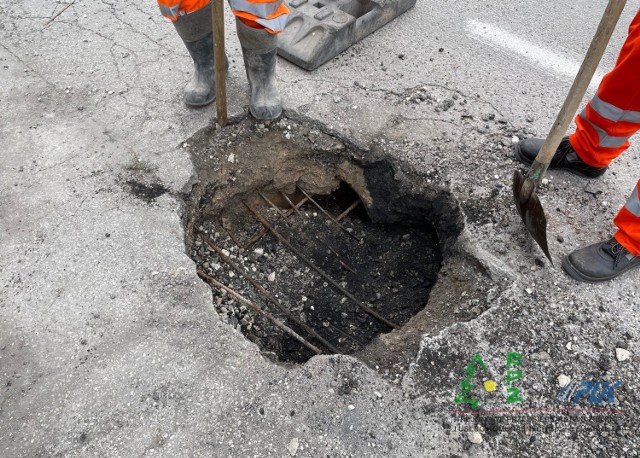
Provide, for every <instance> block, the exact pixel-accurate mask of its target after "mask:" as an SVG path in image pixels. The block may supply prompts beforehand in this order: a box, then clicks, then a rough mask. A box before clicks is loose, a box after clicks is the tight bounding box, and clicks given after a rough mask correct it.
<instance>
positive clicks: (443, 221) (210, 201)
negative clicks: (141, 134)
mask: <svg viewBox="0 0 640 458" xmlns="http://www.w3.org/2000/svg"><path fill="white" fill-rule="evenodd" d="M186 144H188V145H189V146H188V147H189V148H190V150H191V155H192V159H193V162H194V165H195V167H196V171H197V182H196V183H195V184H194V186H193V188H192V190H191V192H190V193H189V194H188V195H185V203H186V206H187V208H186V210H187V211H186V212H185V218H184V222H185V227H186V244H187V248H188V253H189V254H190V255H191V257H192V258H193V259H194V261H195V262H196V264H197V269H198V272H199V275H200V276H201V278H203V279H204V280H205V281H207V282H208V283H209V284H210V285H212V292H213V300H214V306H215V309H216V311H217V312H218V314H219V316H220V317H221V319H222V320H224V321H226V322H228V323H229V324H230V325H231V326H234V327H236V328H238V329H241V330H242V332H243V333H244V334H245V336H246V337H247V338H248V339H250V340H251V341H253V342H255V343H256V344H257V345H258V346H259V347H260V348H261V349H262V351H263V353H264V354H265V355H266V356H267V357H269V358H271V359H273V360H274V361H278V362H281V363H301V362H304V361H306V360H307V359H308V358H309V357H311V356H313V355H314V354H316V353H318V352H319V353H323V354H331V353H345V354H351V355H354V356H356V357H358V358H360V359H361V360H363V361H365V362H366V363H367V364H369V365H370V366H371V367H378V366H379V369H380V370H381V371H382V370H383V366H384V367H387V368H391V367H393V368H392V369H388V370H386V372H387V373H389V374H391V373H392V372H394V373H396V374H398V373H400V372H402V370H404V369H403V368H406V367H407V365H408V362H409V361H410V360H411V358H413V356H414V355H415V352H416V351H417V349H418V346H419V341H420V336H422V335H423V334H424V333H425V332H429V330H430V328H429V324H428V323H429V322H434V323H437V326H443V325H445V324H446V323H450V322H451V320H452V319H454V317H453V316H452V314H451V312H450V307H451V305H450V303H449V302H446V303H441V302H440V299H438V303H435V304H432V306H431V307H428V306H427V305H428V304H429V296H430V292H431V288H433V287H436V288H437V290H438V292H437V293H435V294H436V296H438V297H439V298H441V297H442V296H443V294H446V293H447V291H448V290H447V287H446V286H445V287H443V286H441V281H440V280H441V278H440V275H439V273H438V272H439V270H440V269H441V267H443V266H448V265H450V264H451V262H452V260H453V264H454V265H455V266H456V267H455V268H456V269H457V271H458V272H459V275H456V276H455V277H449V278H448V279H447V281H451V280H455V281H458V280H457V279H458V278H460V275H462V274H464V277H465V278H470V279H474V278H478V277H477V275H476V274H475V269H474V268H471V269H470V270H469V269H466V268H463V269H460V268H459V265H461V264H462V263H464V262H465V261H464V260H463V259H462V258H460V257H459V256H458V254H457V253H456V251H455V249H453V250H452V247H454V246H455V245H456V241H457V238H458V235H459V234H460V233H461V231H462V229H463V227H464V216H463V215H462V212H461V210H460V208H459V205H458V202H457V201H456V200H455V199H454V198H453V196H452V195H451V193H450V192H449V191H448V190H447V188H446V186H444V185H442V184H439V183H437V177H429V176H424V175H419V174H417V173H415V171H413V170H411V169H410V168H407V167H405V166H404V165H403V163H402V162H401V161H397V160H395V159H393V158H391V157H389V154H388V153H387V152H382V151H381V152H378V151H375V150H371V149H369V148H368V147H362V146H359V145H354V144H352V143H350V142H349V140H347V139H345V138H340V137H337V136H335V135H334V134H331V133H328V132H327V131H326V129H324V128H323V127H322V126H319V125H317V124H315V123H310V122H307V121H304V120H299V119H297V120H292V119H287V118H283V119H282V120H280V121H279V122H278V123H274V124H270V125H264V124H256V123H255V122H252V121H251V120H246V119H245V120H242V121H240V122H238V123H236V124H234V125H230V126H227V127H225V129H223V130H220V131H216V130H214V129H205V130H203V131H201V132H199V133H198V134H196V135H195V136H194V137H192V138H191V139H189V140H188V141H187V142H186ZM305 193H306V194H308V196H305ZM309 197H311V198H313V199H314V200H316V201H317V203H318V204H319V205H320V206H321V207H322V208H324V209H325V210H326V211H327V212H329V213H330V214H331V215H332V217H333V218H340V219H341V224H342V225H343V226H344V229H346V230H343V229H341V228H339V227H338V226H337V225H336V224H335V223H334V222H331V221H330V219H329V218H328V217H327V216H326V215H325V214H324V213H323V212H322V211H321V210H320V209H318V207H317V206H316V205H315V204H314V203H313V202H312V201H311V200H309ZM304 200H306V202H305V201H304ZM268 201H269V202H268ZM357 201H359V203H358V205H357V206H355V208H351V210H350V211H349V212H348V214H345V211H346V210H347V209H349V208H350V207H352V204H354V203H355V202H357ZM245 204H246V205H245ZM296 204H300V208H299V210H298V211H297V212H294V211H293V210H292V209H291V206H292V205H296ZM247 205H248V207H247ZM249 209H252V210H254V211H255V212H256V213H257V214H258V215H260V218H263V219H264V221H265V222H267V224H268V225H270V226H272V227H273V228H274V229H275V230H276V231H277V232H278V234H281V235H282V236H284V237H285V238H286V240H289V241H290V243H291V245H293V246H294V247H295V248H296V249H297V250H298V251H299V253H298V254H294V253H292V251H291V249H289V248H287V247H286V244H285V243H283V242H282V241H281V240H279V239H278V238H277V237H276V236H275V235H274V234H272V233H271V232H269V231H268V230H265V228H264V225H263V224H262V223H261V222H260V221H258V218H257V217H256V216H255V215H254V214H252V212H251V210H249ZM285 213H287V214H290V215H289V216H288V217H286V221H287V222H286V223H285V217H284V216H283V214H285ZM261 232H265V234H264V235H263V236H261V237H260V238H259V239H258V237H256V235H257V234H260V233H261ZM300 253H302V255H303V257H304V258H305V259H307V261H305V260H304V259H301V256H300ZM336 253H337V254H336ZM310 264H313V266H312V265H310ZM316 267H317V268H318V269H319V270H320V271H322V272H323V273H319V272H318V271H317V270H318V269H316ZM443 268H444V267H443ZM467 270H469V275H468V276H467V273H466V272H467ZM447 274H448V272H447ZM246 276H250V277H251V280H248V279H247V278H245V277H246ZM464 281H465V282H466V281H467V280H464ZM465 288H466V286H465ZM260 289H263V291H262V292H260ZM265 291H266V293H265ZM434 291H436V290H435V289H434ZM432 293H433V292H432ZM246 301H249V302H250V304H248V303H247V302H246ZM254 305H255V306H257V307H259V308H261V309H263V310H265V311H267V312H268V313H269V314H271V315H272V317H273V318H274V319H275V320H276V321H277V323H276V322H274V320H270V319H267V318H265V317H264V316H263V314H262V313H261V312H259V311H256V310H254V309H253V308H252V307H253V306H254ZM427 310H428V311H427ZM285 328H286V329H285ZM435 328H436V327H434V328H433V329H434V330H435ZM301 341H304V342H302V343H301Z"/></svg>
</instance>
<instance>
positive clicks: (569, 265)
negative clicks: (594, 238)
mask: <svg viewBox="0 0 640 458" xmlns="http://www.w3.org/2000/svg"><path fill="white" fill-rule="evenodd" d="M562 267H564V270H566V271H567V273H568V274H569V275H570V276H571V277H572V278H575V279H576V280H578V281H585V282H589V283H595V282H599V281H606V280H611V279H612V278H615V277H617V276H618V275H620V274H623V273H625V272H626V271H628V270H631V269H634V268H636V267H640V256H634V255H632V254H631V253H629V251H627V249H626V248H625V247H623V246H622V245H620V244H619V243H618V241H617V240H616V239H614V238H611V239H610V240H607V241H606V242H600V243H596V244H594V245H589V246H588V247H586V248H581V249H579V250H576V251H574V252H573V253H571V254H569V256H566V257H565V258H564V259H563V260H562Z"/></svg>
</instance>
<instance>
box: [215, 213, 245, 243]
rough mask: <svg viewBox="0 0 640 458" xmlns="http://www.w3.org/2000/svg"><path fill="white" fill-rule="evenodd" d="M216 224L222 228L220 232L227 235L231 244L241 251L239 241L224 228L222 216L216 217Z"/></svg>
mask: <svg viewBox="0 0 640 458" xmlns="http://www.w3.org/2000/svg"><path fill="white" fill-rule="evenodd" d="M218 224H220V227H221V228H222V230H223V231H225V232H226V233H227V235H228V236H229V238H230V239H231V240H232V241H233V243H235V244H236V246H237V247H238V248H240V249H241V250H242V249H243V246H242V244H241V243H240V241H239V240H238V239H237V238H235V237H234V235H233V234H232V233H231V231H230V230H229V229H227V228H226V227H225V226H224V222H223V221H222V215H218Z"/></svg>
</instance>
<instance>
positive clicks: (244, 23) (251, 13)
mask: <svg viewBox="0 0 640 458" xmlns="http://www.w3.org/2000/svg"><path fill="white" fill-rule="evenodd" d="M229 4H230V5H231V9H232V10H233V14H235V15H236V28H237V31H238V39H239V40H240V45H241V46H242V55H243V57H244V66H245V70H246V72H247V79H248V80H249V85H250V86H251V100H250V105H249V109H250V111H251V114H252V115H253V116H254V117H255V118H257V119H265V120H267V119H275V118H277V117H278V116H280V113H282V99H281V98H280V93H279V92H278V88H277V86H276V77H275V72H276V59H277V52H278V49H277V48H278V35H277V34H278V33H280V32H281V31H282V30H283V29H284V26H285V25H286V23H287V19H288V15H289V10H288V9H287V7H286V5H285V4H284V3H283V1H282V0H273V1H269V0H229Z"/></svg>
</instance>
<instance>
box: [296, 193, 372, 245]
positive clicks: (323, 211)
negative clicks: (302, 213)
mask: <svg viewBox="0 0 640 458" xmlns="http://www.w3.org/2000/svg"><path fill="white" fill-rule="evenodd" d="M296 187H297V188H298V189H299V190H300V192H302V194H304V196H305V197H306V198H307V199H309V201H310V202H311V203H312V204H313V205H315V206H316V207H318V210H320V211H321V212H322V213H324V214H325V215H326V217H327V218H329V219H330V220H331V222H333V223H334V224H335V225H336V226H338V227H339V228H340V229H342V230H343V231H344V232H345V233H346V234H347V235H348V236H349V237H353V238H354V239H355V240H357V241H358V243H360V242H361V240H360V239H359V238H358V237H357V236H355V235H354V234H353V233H351V232H349V231H348V230H347V228H346V227H344V226H343V225H342V224H341V223H340V221H338V220H337V219H335V218H334V217H333V216H332V215H331V213H329V212H328V211H326V210H325V209H324V208H322V205H320V204H319V203H318V202H316V201H315V199H314V198H313V197H311V196H310V195H309V194H307V192H306V191H305V190H304V189H302V188H301V187H300V186H298V185H296Z"/></svg>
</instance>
